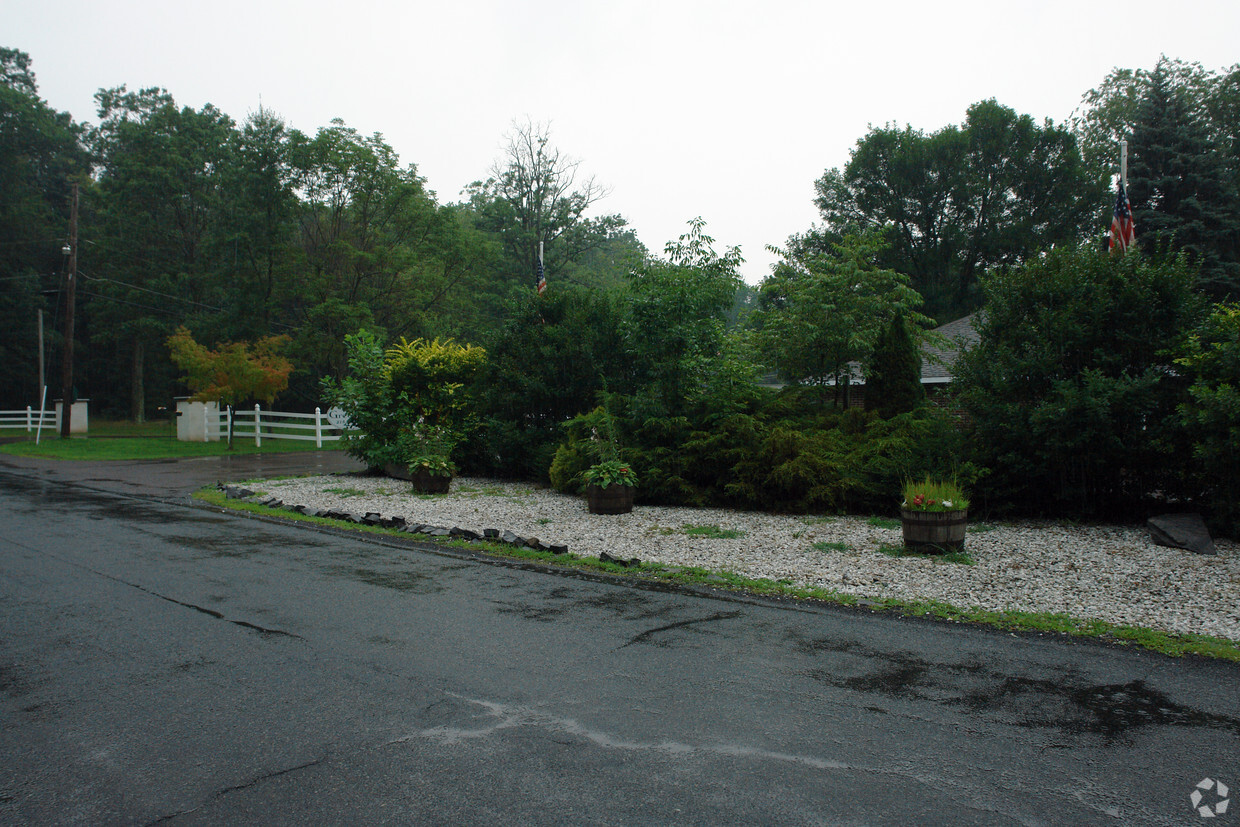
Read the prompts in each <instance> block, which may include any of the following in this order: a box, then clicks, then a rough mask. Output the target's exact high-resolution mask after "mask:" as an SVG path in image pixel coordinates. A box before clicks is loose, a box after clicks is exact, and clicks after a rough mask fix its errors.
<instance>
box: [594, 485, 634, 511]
mask: <svg viewBox="0 0 1240 827" xmlns="http://www.w3.org/2000/svg"><path fill="white" fill-rule="evenodd" d="M633 491H634V489H633V486H631V485H609V486H607V487H606V488H599V487H598V486H597V485H587V486H586V504H587V505H588V506H589V508H590V513H591V514H628V513H629V512H630V511H632V510H633Z"/></svg>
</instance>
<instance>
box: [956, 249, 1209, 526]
mask: <svg viewBox="0 0 1240 827" xmlns="http://www.w3.org/2000/svg"><path fill="white" fill-rule="evenodd" d="M1192 283H1193V274H1192V272H1191V271H1190V270H1189V268H1188V267H1187V266H1186V264H1185V263H1184V262H1183V260H1180V259H1149V258H1145V257H1143V256H1141V255H1140V254H1137V253H1135V252H1132V251H1130V252H1129V253H1128V254H1127V255H1124V256H1119V255H1107V254H1105V253H1101V252H1099V251H1097V250H1096V249H1094V248H1093V247H1080V248H1075V249H1064V248H1061V249H1056V250H1052V251H1051V252H1049V253H1048V254H1047V255H1045V256H1043V257H1040V258H1037V259H1034V260H1032V261H1030V262H1028V263H1027V264H1025V265H1023V266H1021V267H1019V268H1015V269H1012V270H1007V271H1003V272H999V273H995V274H992V275H990V276H989V277H987V278H985V279H984V280H983V288H984V290H985V292H986V296H987V305H986V309H985V312H984V314H983V315H982V317H981V321H980V322H979V323H978V333H979V336H980V340H979V342H978V344H977V346H976V347H973V348H971V349H970V350H968V351H966V352H965V353H964V354H963V355H962V357H961V358H960V360H959V361H958V362H957V364H956V374H957V383H958V389H957V391H958V399H959V401H960V404H961V405H962V406H963V408H964V409H965V411H966V412H967V414H968V418H969V421H971V423H972V427H971V442H970V444H971V447H972V456H973V458H974V461H975V462H976V463H977V464H978V465H980V466H984V467H986V468H988V469H989V470H990V475H989V476H988V477H987V479H986V484H985V485H984V486H981V487H980V488H979V489H978V490H976V491H974V492H973V495H974V496H973V502H974V503H975V504H987V505H989V506H990V507H993V508H998V509H1002V510H1007V511H1011V512H1016V513H1024V514H1052V515H1056V516H1071V517H1099V516H1119V515H1122V514H1124V513H1125V512H1127V513H1132V512H1133V511H1135V510H1136V509H1137V508H1138V507H1139V505H1140V503H1141V501H1142V500H1143V499H1144V498H1145V497H1146V496H1148V495H1150V494H1152V493H1154V492H1156V491H1163V492H1168V490H1169V488H1168V487H1169V486H1174V485H1176V483H1175V477H1176V474H1175V473H1170V474H1169V473H1167V469H1170V468H1173V467H1174V465H1175V462H1176V460H1175V457H1174V454H1173V452H1171V451H1170V450H1169V446H1170V445H1171V444H1173V442H1174V440H1175V432H1176V431H1177V430H1178V422H1177V421H1176V419H1175V409H1176V403H1177V401H1178V399H1179V396H1180V394H1181V385H1182V384H1183V383H1182V380H1180V379H1178V378H1177V377H1176V375H1175V373H1174V372H1173V371H1171V370H1169V367H1170V365H1169V359H1168V357H1167V356H1165V355H1164V353H1165V351H1167V350H1169V349H1170V347H1171V345H1172V344H1173V343H1174V342H1175V341H1176V340H1177V339H1178V338H1179V335H1180V333H1179V331H1182V330H1185V329H1186V328H1187V327H1190V326H1191V325H1192V324H1193V323H1194V321H1195V319H1196V318H1198V317H1199V308H1200V301H1199V299H1198V298H1197V297H1196V296H1195V295H1194V294H1193V292H1192V289H1191V285H1192Z"/></svg>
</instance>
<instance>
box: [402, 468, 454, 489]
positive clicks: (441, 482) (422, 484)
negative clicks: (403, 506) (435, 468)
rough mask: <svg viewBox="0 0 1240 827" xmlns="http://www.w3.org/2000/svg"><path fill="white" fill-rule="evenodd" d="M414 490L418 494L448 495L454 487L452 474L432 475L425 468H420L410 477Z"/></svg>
mask: <svg viewBox="0 0 1240 827" xmlns="http://www.w3.org/2000/svg"><path fill="white" fill-rule="evenodd" d="M409 481H410V482H412V483H413V490H414V492H415V493H418V494H447V493H448V489H449V488H451V487H452V475H451V474H432V473H431V472H430V471H427V470H426V469H425V468H419V469H418V470H416V471H414V472H413V473H411V474H410V475H409Z"/></svg>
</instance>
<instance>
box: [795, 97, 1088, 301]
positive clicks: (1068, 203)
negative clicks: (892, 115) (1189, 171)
mask: <svg viewBox="0 0 1240 827" xmlns="http://www.w3.org/2000/svg"><path fill="white" fill-rule="evenodd" d="M815 187H816V189H817V191H818V197H817V199H816V200H815V203H816V204H817V206H818V208H819V210H820V211H821V213H822V216H823V219H824V220H825V221H826V229H827V231H828V233H829V235H828V236H827V239H826V240H827V241H828V242H832V241H838V240H839V239H840V237H841V236H842V235H844V234H845V233H848V232H850V231H854V230H877V231H879V232H881V233H882V234H883V236H884V238H885V239H886V240H887V242H888V245H889V249H888V252H887V253H886V254H885V255H884V258H883V259H882V260H881V262H880V264H881V265H882V266H883V267H886V268H890V269H893V270H896V271H898V272H900V273H903V274H905V275H907V276H909V278H910V279H911V283H912V286H913V287H914V288H915V289H916V290H917V291H918V292H920V293H921V294H922V296H923V297H924V298H925V299H926V312H927V314H928V315H930V316H932V317H934V318H935V319H937V320H939V321H940V322H943V321H949V320H951V319H955V318H958V317H960V316H962V315H964V314H965V313H967V312H969V311H970V310H973V309H976V308H977V307H978V306H979V298H980V296H979V294H978V292H977V283H978V278H979V275H980V274H981V273H982V272H984V271H985V270H986V269H988V268H991V267H995V266H1000V265H1011V264H1017V263H1019V262H1022V261H1024V260H1026V259H1028V258H1029V257H1030V256H1032V255H1034V254H1036V253H1038V252H1040V251H1041V250H1043V249H1045V248H1047V247H1049V246H1051V245H1053V244H1056V243H1062V242H1065V241H1075V240H1076V239H1078V238H1080V237H1082V235H1083V234H1084V233H1085V232H1086V231H1087V228H1088V227H1089V226H1090V222H1091V220H1092V219H1093V218H1094V217H1095V209H1096V206H1097V205H1098V204H1099V203H1101V202H1102V201H1103V200H1105V181H1104V180H1103V178H1102V177H1101V176H1097V175H1095V176H1092V177H1091V175H1090V174H1089V173H1088V171H1087V170H1086V168H1085V167H1084V165H1083V163H1082V160H1081V156H1080V151H1079V149H1078V147H1077V144H1076V139H1075V138H1074V136H1073V135H1072V133H1071V132H1069V131H1068V130H1067V129H1065V128H1062V127H1058V126H1056V125H1055V124H1054V123H1052V122H1051V121H1049V120H1048V121H1046V122H1045V123H1044V124H1042V125H1041V126H1039V125H1038V124H1036V123H1035V122H1034V120H1033V119H1032V118H1031V117H1030V116H1028V115H1017V114H1016V112H1014V111H1013V110H1011V109H1009V108H1007V107H1005V106H1001V105H1000V104H999V103H997V102H996V101H994V100H988V101H982V102H980V103H976V104H973V105H972V106H971V107H969V110H968V113H967V114H966V117H965V121H964V124H963V125H962V126H960V127H956V126H947V127H944V128H943V129H940V130H939V131H937V132H934V133H931V134H929V135H927V134H925V133H924V132H921V131H920V130H914V129H913V128H912V127H908V126H906V127H904V128H903V129H901V128H897V127H895V126H891V125H888V126H886V127H883V128H874V129H871V130H870V133H869V134H868V135H866V136H865V137H863V138H861V139H860V140H858V142H857V146H856V148H854V149H853V151H852V154H851V156H850V158H849V161H848V164H847V165H846V166H845V167H844V168H843V169H842V170H840V169H832V170H828V171H827V172H826V174H825V175H824V176H823V177H822V178H821V179H819V180H818V181H817V182H815ZM823 251H824V252H825V250H823Z"/></svg>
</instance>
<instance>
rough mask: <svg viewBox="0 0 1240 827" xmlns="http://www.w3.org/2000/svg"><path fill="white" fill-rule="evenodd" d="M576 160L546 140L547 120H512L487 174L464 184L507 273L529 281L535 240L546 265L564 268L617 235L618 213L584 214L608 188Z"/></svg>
mask: <svg viewBox="0 0 1240 827" xmlns="http://www.w3.org/2000/svg"><path fill="white" fill-rule="evenodd" d="M580 166H581V162H580V161H578V160H576V159H574V158H570V157H569V156H567V155H565V154H563V153H562V152H561V151H560V150H559V149H557V148H556V147H554V146H553V145H552V144H551V135H550V127H549V126H548V125H547V124H536V123H533V122H532V121H528V120H527V121H525V122H524V123H514V124H513V128H512V132H510V133H509V135H508V146H507V148H506V150H505V154H504V158H503V159H502V160H501V161H498V162H496V164H495V165H494V166H493V167H492V169H491V175H490V177H489V178H488V179H487V180H486V181H477V182H475V183H473V184H471V185H470V187H469V188H468V194H469V201H470V205H471V207H472V209H473V210H474V211H475V212H476V213H477V215H478V226H479V228H480V229H484V230H487V231H489V232H492V233H494V234H496V235H497V236H498V237H499V238H500V241H501V244H502V246H503V250H504V254H505V259H506V261H505V270H506V272H505V273H504V276H505V277H506V278H509V279H513V280H515V281H516V282H517V283H520V282H521V280H522V279H528V280H529V281H528V283H529V284H530V285H531V286H533V284H534V274H535V272H536V268H537V264H538V250H539V245H540V244H541V245H543V251H544V259H545V261H546V263H547V266H548V267H555V268H564V267H565V266H566V265H568V266H571V265H574V264H577V263H578V262H580V261H581V259H582V258H583V257H584V256H585V255H586V254H587V253H588V252H589V251H591V250H594V249H596V248H599V247H601V246H603V245H604V244H606V243H607V242H608V241H609V239H613V238H615V237H618V236H621V235H622V232H623V228H624V225H625V221H624V219H623V218H621V217H620V216H618V215H605V216H595V217H592V216H589V215H588V214H587V213H588V212H589V211H590V208H591V207H593V206H594V205H595V204H596V203H597V202H598V201H600V200H601V199H603V198H604V197H606V195H607V190H606V189H605V188H604V187H603V186H601V185H600V184H598V183H597V182H596V181H595V180H594V178H593V177H589V178H582V177H580Z"/></svg>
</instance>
